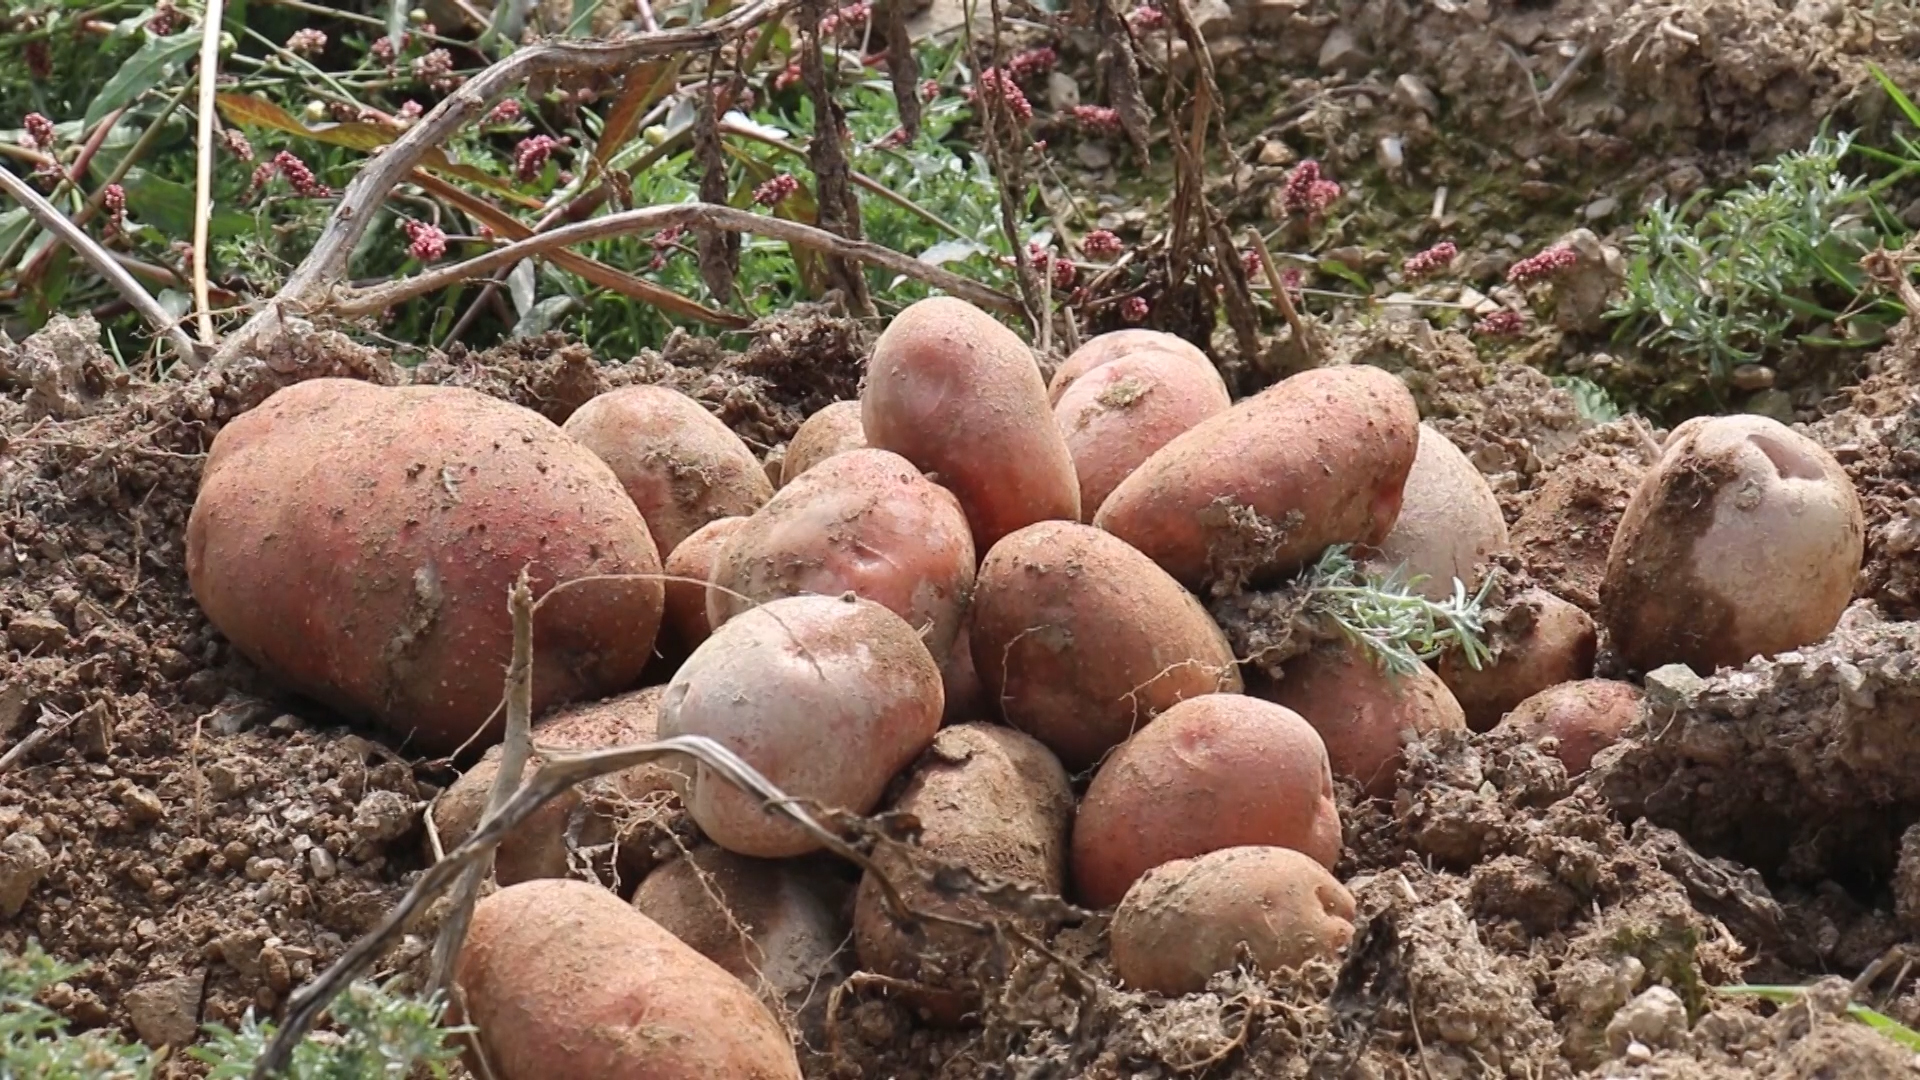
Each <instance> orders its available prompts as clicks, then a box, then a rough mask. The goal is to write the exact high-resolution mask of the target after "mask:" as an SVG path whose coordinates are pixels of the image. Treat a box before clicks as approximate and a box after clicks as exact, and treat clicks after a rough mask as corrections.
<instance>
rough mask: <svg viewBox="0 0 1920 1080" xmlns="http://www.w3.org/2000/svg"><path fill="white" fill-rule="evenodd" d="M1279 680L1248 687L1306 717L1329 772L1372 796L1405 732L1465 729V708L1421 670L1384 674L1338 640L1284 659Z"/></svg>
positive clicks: (1393, 771) (1391, 777) (1394, 772)
mask: <svg viewBox="0 0 1920 1080" xmlns="http://www.w3.org/2000/svg"><path fill="white" fill-rule="evenodd" d="M1285 675H1286V677H1285V678H1284V679H1281V680H1280V681H1279V682H1277V683H1271V682H1265V681H1262V682H1260V683H1259V684H1258V685H1256V686H1254V687H1252V688H1250V689H1251V692H1253V693H1256V694H1259V695H1260V696H1261V697H1263V698H1266V699H1267V700H1268V701H1273V702H1277V703H1279V704H1281V705H1285V706H1286V707H1287V708H1289V709H1292V710H1293V711H1294V712H1297V713H1299V714H1300V715H1301V716H1304V717H1306V719H1307V723H1309V724H1312V725H1313V729H1314V730H1315V731H1317V732H1319V733H1320V738H1321V739H1322V740H1323V741H1324V742H1325V743H1326V747H1327V758H1328V760H1329V761H1330V762H1331V763H1332V765H1333V773H1334V775H1335V776H1344V777H1347V778H1349V779H1352V780H1355V781H1358V782H1359V784H1360V786H1361V788H1362V789H1364V790H1365V791H1366V793H1367V794H1368V795H1370V796H1373V797H1374V798H1376V799H1387V798H1392V797H1393V793H1394V790H1395V789H1396V788H1397V787H1398V786H1399V783H1400V748H1401V746H1402V744H1403V743H1404V742H1406V741H1407V740H1408V739H1409V738H1411V737H1417V736H1420V735H1426V734H1430V733H1432V732H1435V731H1465V730H1467V717H1466V713H1465V712H1464V711H1462V710H1461V708H1460V703H1459V702H1457V701H1455V700H1454V699H1453V693H1452V692H1451V691H1449V690H1448V689H1447V687H1446V684H1445V683H1443V682H1441V681H1440V677H1439V676H1438V675H1435V674H1434V673H1433V672H1431V671H1429V670H1427V669H1426V668H1425V667H1419V668H1416V669H1415V670H1414V671H1413V673H1412V674H1409V675H1404V676H1400V677H1397V678H1395V677H1391V676H1389V675H1388V674H1387V673H1386V672H1385V671H1382V670H1381V669H1380V667H1379V666H1378V665H1377V664H1375V663H1374V662H1373V661H1372V660H1371V659H1369V658H1368V657H1365V656H1362V655H1360V654H1359V653H1358V652H1356V651H1355V650H1354V649H1353V648H1352V647H1350V646H1349V645H1347V644H1346V643H1345V642H1328V643H1326V644H1322V645H1317V646H1315V647H1314V648H1313V649H1312V650H1310V651H1308V652H1307V653H1305V654H1304V655H1302V656H1300V657H1298V658H1296V659H1294V660H1290V661H1288V662H1287V665H1286V671H1285Z"/></svg>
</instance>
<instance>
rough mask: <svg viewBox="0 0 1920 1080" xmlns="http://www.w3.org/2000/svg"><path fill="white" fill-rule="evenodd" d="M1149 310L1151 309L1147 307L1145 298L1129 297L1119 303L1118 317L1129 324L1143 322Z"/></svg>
mask: <svg viewBox="0 0 1920 1080" xmlns="http://www.w3.org/2000/svg"><path fill="white" fill-rule="evenodd" d="M1151 310H1152V308H1151V307H1149V306H1148V304H1147V298H1146V297H1144V296H1129V297H1127V298H1126V299H1125V300H1122V301H1120V317H1121V318H1123V319H1125V320H1127V321H1128V322H1130V323H1137V322H1141V321H1143V320H1145V319H1146V317H1147V313H1148V312H1149V311H1151Z"/></svg>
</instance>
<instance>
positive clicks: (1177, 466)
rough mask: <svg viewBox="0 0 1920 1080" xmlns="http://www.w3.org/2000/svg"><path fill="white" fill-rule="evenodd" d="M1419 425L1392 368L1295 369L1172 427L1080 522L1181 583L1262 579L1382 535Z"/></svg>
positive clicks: (1390, 525)
mask: <svg viewBox="0 0 1920 1080" xmlns="http://www.w3.org/2000/svg"><path fill="white" fill-rule="evenodd" d="M1419 427H1420V416H1419V413H1418V411H1417V410H1416V409H1415V407H1414V402H1413V395H1412V394H1411V393H1409V392H1408V390H1407V388H1406V385H1405V384H1403V383H1402V382H1401V381H1400V380H1399V378H1397V377H1396V376H1393V375H1391V374H1388V373H1387V372H1385V371H1382V370H1381V369H1379V368H1375V367H1365V366H1347V367H1327V368H1315V369H1313V370H1311V371H1303V372H1301V373H1300V374H1298V375H1295V376H1293V377H1291V378H1289V379H1285V380H1282V381H1281V382H1279V383H1276V384H1275V385H1273V386H1271V387H1269V388H1268V389H1266V390H1263V391H1261V392H1260V393H1259V394H1256V395H1254V396H1253V397H1250V398H1247V399H1246V400H1244V401H1241V402H1240V403H1239V404H1237V405H1235V406H1234V407H1233V408H1231V409H1228V410H1227V411H1226V412H1223V413H1220V414H1218V415H1216V416H1214V417H1212V418H1210V419H1208V420H1204V421H1202V422H1201V423H1200V424H1199V425H1198V426H1196V427H1194V428H1192V429H1191V430H1189V431H1187V432H1186V433H1184V434H1182V435H1179V436H1176V437H1175V438H1174V439H1173V441H1171V442H1169V443H1167V444H1166V445H1165V446H1163V447H1161V448H1160V449H1159V451H1157V452H1156V453H1155V454H1154V455H1153V456H1152V457H1150V458H1148V459H1147V460H1146V461H1145V462H1143V463H1142V464H1141V465H1140V467H1139V468H1138V469H1135V470H1134V471H1133V473H1132V475H1130V476H1128V477H1127V478H1126V479H1125V480H1122V481H1121V482H1120V486H1119V487H1116V488H1114V489H1113V494H1111V495H1109V496H1107V501H1106V502H1105V503H1104V504H1103V505H1102V506H1101V507H1100V511H1099V513H1097V514H1095V515H1094V518H1093V523H1094V525H1096V526H1098V527H1100V528H1102V529H1105V530H1107V531H1108V532H1110V533H1112V534H1114V535H1115V536H1118V537H1119V538H1120V539H1122V540H1125V541H1126V542H1127V543H1129V544H1131V545H1133V546H1134V547H1136V548H1138V549H1139V550H1140V551H1141V552H1143V553H1144V554H1146V556H1147V557H1148V558H1151V559H1152V560H1153V561H1154V562H1156V563H1159V564H1160V566H1161V567H1162V568H1163V569H1165V570H1166V571H1167V572H1168V573H1169V574H1172V575H1173V576H1174V577H1175V578H1176V579H1178V580H1179V581H1180V583H1181V584H1183V585H1186V586H1188V587H1189V588H1199V587H1200V586H1203V585H1206V584H1208V583H1210V582H1215V581H1219V580H1221V579H1223V578H1225V579H1231V580H1236V581H1237V580H1241V579H1246V580H1252V581H1255V582H1258V581H1261V580H1265V579H1268V578H1271V577H1273V576H1276V575H1280V574H1285V573H1288V572H1291V571H1293V570H1295V569H1298V568H1299V567H1300V565H1301V564H1302V563H1304V562H1305V561H1306V560H1308V559H1311V558H1313V557H1315V556H1317V555H1318V554H1319V553H1320V552H1321V551H1323V550H1325V549H1326V547H1327V546H1328V545H1330V544H1338V543H1360V544H1378V543H1379V542H1380V541H1382V540H1384V539H1385V538H1386V536H1387V533H1388V532H1389V531H1390V530H1391V529H1392V528H1393V523H1394V520H1395V518H1396V517H1397V516H1398V515H1399V513H1400V499H1401V490H1402V487H1403V486H1404V485H1405V483H1406V480H1407V474H1408V472H1409V471H1411V470H1412V468H1413V459H1414V453H1415V449H1416V447H1417V445H1418V441H1419V436H1418V431H1419Z"/></svg>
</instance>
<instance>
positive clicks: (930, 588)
mask: <svg viewBox="0 0 1920 1080" xmlns="http://www.w3.org/2000/svg"><path fill="white" fill-rule="evenodd" d="M976 561H977V560H976V559H975V557H974V550H973V535H972V533H971V532H969V531H968V529H967V518H966V515H965V514H964V513H962V512H961V510H960V503H959V501H958V500H957V499H955V498H954V497H953V494H952V493H951V492H949V491H947V490H946V489H945V488H942V487H939V486H938V485H936V484H934V483H932V482H931V481H929V480H928V479H927V478H926V477H924V476H922V475H920V470H918V469H916V468H914V467H913V464H912V463H911V462H909V461H908V460H907V459H906V458H903V457H901V456H900V455H898V454H895V453H891V452H889V451H886V450H872V449H868V450H849V451H847V452H846V453H843V454H835V455H834V456H833V457H830V458H828V459H827V460H825V461H823V462H821V463H820V464H818V465H816V466H814V467H813V468H811V469H809V470H807V471H806V472H805V473H804V474H802V475H800V476H797V477H795V478H794V481H793V483H791V484H788V485H787V486H786V487H784V488H781V489H780V491H779V493H778V494H776V495H775V496H774V497H773V498H772V500H770V501H769V502H768V503H767V505H766V506H764V507H762V508H761V509H760V511H759V513H756V514H754V515H753V516H752V517H750V518H748V519H747V521H746V524H744V525H742V526H740V527H739V528H738V529H736V530H734V532H733V535H732V536H730V537H728V539H727V542H726V544H725V545H724V546H723V547H722V548H721V550H720V555H719V557H718V558H717V559H715V560H714V565H713V575H712V577H711V578H710V581H711V582H712V584H713V585H714V586H716V587H715V588H711V589H708V590H707V619H708V621H709V622H710V623H711V624H712V625H714V626H719V625H720V624H722V623H724V622H726V621H727V620H728V619H731V618H733V617H735V616H736V615H738V614H739V613H740V612H742V611H745V610H747V609H748V608H750V607H752V606H753V605H754V604H757V603H763V602H765V601H768V600H773V599H776V598H778V597H782V596H799V595H802V594H806V593H814V594H817V595H821V596H838V595H839V594H841V593H845V592H852V593H856V594H858V595H860V596H861V597H864V598H865V599H868V600H872V601H873V602H875V603H877V604H881V605H883V606H885V607H886V608H887V609H888V610H890V611H892V612H893V613H894V614H896V615H898V616H900V617H901V618H903V619H905V620H907V623H908V625H910V626H912V627H913V628H914V629H916V630H919V631H921V632H922V633H923V634H924V635H925V637H924V639H923V640H924V641H925V642H926V645H927V650H928V651H929V652H931V653H932V654H933V658H934V660H935V661H936V662H945V660H946V658H947V655H948V653H949V652H951V651H952V649H953V639H954V638H955V636H957V635H958V634H959V633H960V628H961V624H962V620H963V619H964V617H965V615H966V610H967V603H968V600H969V598H970V597H971V596H972V594H973V582H974V565H975V563H976Z"/></svg>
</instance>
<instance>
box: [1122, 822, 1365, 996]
mask: <svg viewBox="0 0 1920 1080" xmlns="http://www.w3.org/2000/svg"><path fill="white" fill-rule="evenodd" d="M1354 915H1355V910H1354V904H1353V896H1352V894H1350V893H1348V892H1347V889H1346V886H1344V885H1342V884H1340V882H1339V881H1338V880H1337V879H1336V878H1335V877H1334V876H1333V875H1332V874H1330V873H1328V872H1327V869H1326V867H1324V866H1321V865H1320V864H1319V863H1317V862H1314V861H1313V860H1312V859H1309V858H1307V857H1306V856H1305V855H1302V854H1300V853H1299V852H1297V851H1293V850H1291V849H1288V848H1283V847H1233V848H1226V849H1224V850H1222V851H1214V852H1209V853H1208V854H1205V855H1202V856H1200V857H1198V858H1195V859H1177V860H1175V861H1173V862H1170V863H1165V864H1163V865H1161V866H1157V867H1155V868H1154V869H1152V870H1151V871H1148V873H1147V875H1146V876H1145V877H1143V878H1141V879H1140V880H1139V881H1138V882H1135V883H1134V886H1133V888H1131V889H1128V890H1127V896H1126V899H1124V900H1122V901H1120V907H1119V909H1118V910H1116V911H1115V912H1114V913H1113V928H1112V931H1111V933H1110V937H1111V940H1112V942H1113V967H1114V970H1115V971H1116V972H1117V973H1118V974H1119V976H1120V979H1121V981H1122V982H1124V983H1125V984H1126V985H1128V986H1130V987H1134V988H1135V989H1140V990H1148V991H1151V992H1153V993H1156V994H1162V995H1165V996H1167V997H1175V996H1178V995H1180V994H1197V993H1199V992H1200V991H1202V990H1205V989H1206V988H1207V980H1208V979H1211V978H1213V976H1215V975H1218V974H1219V973H1221V972H1223V971H1231V970H1233V969H1234V967H1236V966H1237V965H1238V964H1239V962H1240V951H1241V950H1242V949H1245V950H1246V952H1247V954H1248V956H1250V957H1251V958H1252V960H1253V963H1254V964H1255V966H1256V967H1258V968H1259V969H1260V970H1262V971H1265V972H1278V971H1285V970H1290V969H1294V968H1299V967H1301V966H1303V965H1305V964H1306V963H1308V962H1309V961H1313V960H1333V959H1335V958H1336V957H1338V956H1339V955H1340V950H1342V949H1344V948H1346V947H1347V945H1348V943H1349V942H1351V941H1352V940H1353V920H1354Z"/></svg>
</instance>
